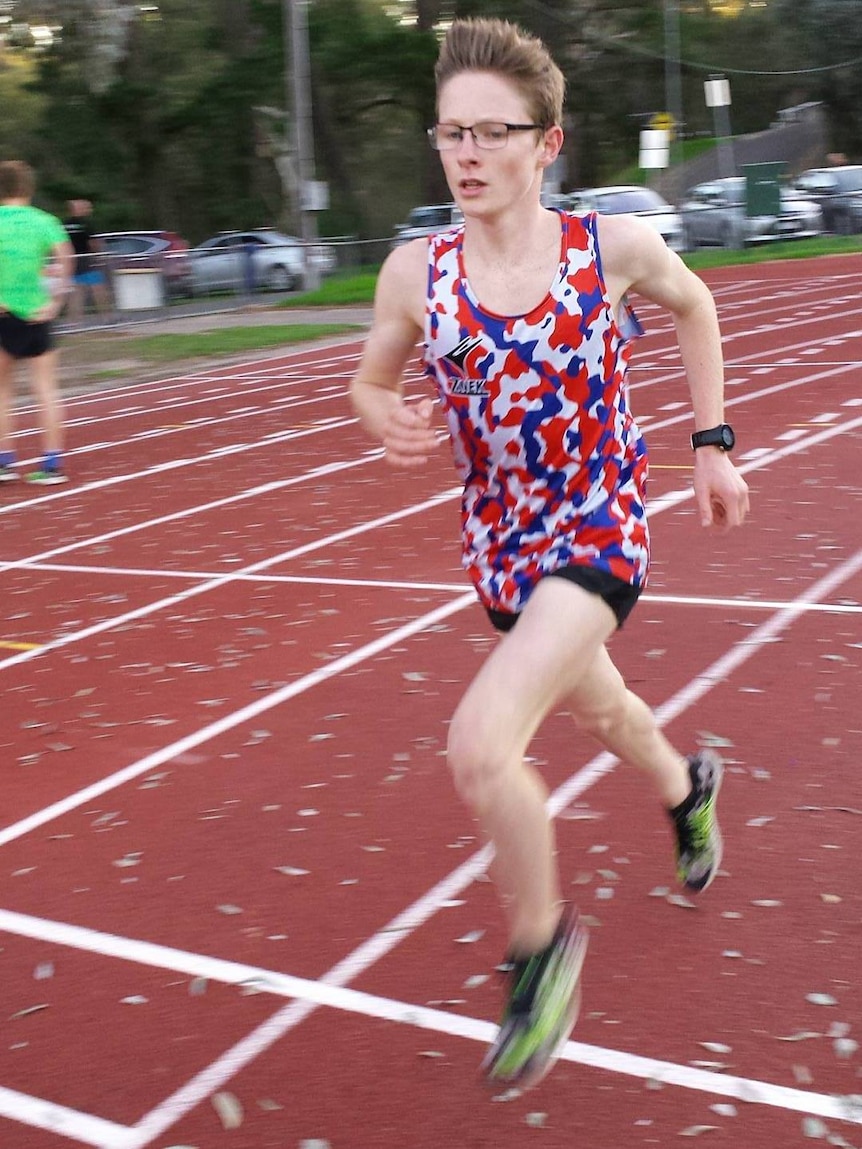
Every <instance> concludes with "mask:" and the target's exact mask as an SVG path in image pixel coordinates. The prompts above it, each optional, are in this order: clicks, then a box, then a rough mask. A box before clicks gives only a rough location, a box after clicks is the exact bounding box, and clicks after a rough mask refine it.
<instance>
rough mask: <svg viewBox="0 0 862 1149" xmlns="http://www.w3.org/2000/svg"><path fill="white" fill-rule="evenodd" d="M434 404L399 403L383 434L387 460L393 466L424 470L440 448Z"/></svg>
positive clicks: (426, 402) (425, 401)
mask: <svg viewBox="0 0 862 1149" xmlns="http://www.w3.org/2000/svg"><path fill="white" fill-rule="evenodd" d="M433 414H434V404H433V403H432V401H431V400H430V399H420V401H419V402H418V403H410V404H408V403H403V402H399V403H397V404H396V405H395V406H394V407H393V409H392V412H391V414H390V416H389V420H388V422H387V424H386V427H385V429H384V431H383V447H384V449H385V451H386V461H387V463H391V464H392V466H393V467H421V466H422V464H423V463H426V462H427V461H428V456H429V455H430V454H431V452H432V451H434V450H436V449H437V447H438V445H439V440H438V438H437V432H436V431H434V430H433V428H432V426H431V418H432V416H433Z"/></svg>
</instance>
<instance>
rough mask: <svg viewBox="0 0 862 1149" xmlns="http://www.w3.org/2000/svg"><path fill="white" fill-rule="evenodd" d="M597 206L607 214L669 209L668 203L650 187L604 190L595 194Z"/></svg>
mask: <svg viewBox="0 0 862 1149" xmlns="http://www.w3.org/2000/svg"><path fill="white" fill-rule="evenodd" d="M595 201H596V208H597V209H598V210H599V211H601V212H604V213H605V214H606V215H622V214H624V213H625V212H633V211H655V210H656V209H659V210H660V211H666V210H667V206H668V205H667V204H666V203H665V202H664V200H663V199H662V198H661V196H660V195H658V194H657V193H656V192H654V191H652V190H651V189H650V188H626V189H625V190H624V191H611V192H602V193H601V194H600V195H596V196H595Z"/></svg>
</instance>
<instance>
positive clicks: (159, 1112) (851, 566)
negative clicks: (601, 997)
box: [135, 551, 862, 1149]
mask: <svg viewBox="0 0 862 1149" xmlns="http://www.w3.org/2000/svg"><path fill="white" fill-rule="evenodd" d="M860 568H862V551H859V552H857V554H856V555H855V556H854V557H853V558H852V559H850V560H848V561H847V562H844V563H842V564H841V565H840V566H839V567H837V568H836V569H835V570H833V571H831V572H830V573H829V574H828V575H826V576H825V577H824V578H822V579H820V580H819V581H818V582H816V583H815V584H814V585H813V586H811V587H809V588H808V590H807V591H805V592H804V593H803V594H801V595H799V596H798V598H797V599H796V600H795V601H794V603H793V604H792V605H791V606H790V607H789V608H787V609H786V610H783V611H782V612H781V613H780V614H778V615H775V616H774V617H773V618H772V619H770V620H768V621H767V622H766V623H764V624H763V625H762V626H760V627H758V628H757V629H756V630H754V631H752V632H751V634H750V635H748V636H747V637H746V638H745V639H743V640H742V641H740V642H739V643H737V644H735V646H733V647H731V648H730V650H729V651H727V652H726V653H725V654H724V655H723V656H722V657H721V658H719V659H717V660H716V661H715V662H714V663H713V664H712V665H711V666H709V667H707V669H706V670H704V671H702V672H701V673H700V674H699V675H698V676H697V677H696V678H695V679H693V680H692V682H690V683H689V684H688V685H687V686H685V687H683V689H682V690H680V691H677V693H676V694H675V695H673V696H672V697H671V698H669V699H668V700H667V701H666V702H665V703H663V704H662V705H661V706H660V707H659V708H658V709H657V710H656V719H657V721H658V722H659V724H660V725H662V726H663V725H666V724H667V723H668V722H670V721H671V720H672V719H674V718H676V717H678V716H679V715H680V714H681V713H683V711H684V710H685V709H686V708H687V707H689V706H691V705H693V704H694V703H695V702H696V701H698V700H699V699H700V698H702V697H703V696H704V695H705V694H707V693H708V692H709V691H710V690H711V689H712V688H713V687H714V686H717V685H718V684H719V683H720V682H722V681H723V680H724V678H725V677H726V676H727V675H728V674H729V673H730V672H731V671H732V670H734V669H736V668H737V667H738V666H741V665H742V664H743V663H744V662H745V661H747V659H749V658H751V657H752V655H754V654H755V653H757V651H759V650H760V649H761V647H762V646H763V645H768V644H769V643H771V641H772V640H773V639H774V638H775V636H776V635H777V634H779V633H780V632H781V631H782V630H784V629H786V628H787V627H788V626H790V624H791V623H792V622H793V621H794V619H795V618H796V617H798V615H799V613H800V612H801V607H802V605H803V604H804V603H807V602H815V601H817V600H818V599H819V598H822V597H824V596H825V595H827V594H831V593H832V592H833V591H834V590H835V588H836V587H838V586H840V585H841V583H842V582H844V581H845V580H846V579H848V578H851V577H852V576H853V575H854V574H855V573H856V572H857V571H858V570H859V569H860ZM616 761H617V760H616V759H615V758H614V757H613V755H611V754H608V753H607V752H603V753H601V754H598V755H597V756H596V757H595V758H594V759H593V760H592V761H591V762H589V763H587V765H586V766H584V767H583V768H582V769H581V770H579V771H577V772H576V773H575V774H573V775H572V776H571V777H570V778H569V779H568V780H567V781H566V782H564V783H563V785H562V786H560V787H558V789H557V790H555V791H554V793H553V794H552V795H551V796H550V798H549V800H548V808H549V811H550V812H551V813H552V814H553V815H554V816H557V815H558V814H559V813H560V812H561V811H562V810H564V809H565V808H566V807H567V806H568V805H569V804H570V803H571V802H573V801H574V800H575V798H577V797H578V795H579V794H581V793H583V792H584V791H585V790H587V789H588V788H589V787H590V786H592V785H593V783H594V782H596V781H597V780H598V779H599V778H601V777H602V776H603V775H605V774H607V773H609V772H610V771H611V770H612V769H613V768H614V766H615V765H616ZM490 859H491V849H490V847H488V846H485V847H484V848H483V849H481V850H479V851H477V853H475V854H474V855H472V857H470V858H468V859H467V860H466V861H465V862H463V863H462V864H461V865H460V866H459V867H458V868H457V869H456V870H454V871H453V872H452V873H451V874H449V875H448V876H447V877H446V878H444V879H442V880H441V881H440V882H438V883H437V885H436V886H434V887H433V888H432V889H431V890H429V891H428V892H427V893H426V894H425V895H424V896H423V897H421V898H419V899H418V900H417V901H416V902H414V903H413V904H412V905H411V906H408V907H407V909H406V910H404V911H402V912H401V913H400V914H399V915H397V916H396V917H395V918H393V919H392V921H390V922H389V923H388V924H387V925H385V926H384V927H383V928H382V929H381V930H379V931H378V933H377V934H376V935H374V936H373V937H371V938H369V939H367V940H366V941H365V942H363V943H362V944H361V945H360V946H358V947H357V949H355V950H354V951H353V952H352V953H351V954H348V955H347V957H345V958H344V959H343V960H342V961H340V962H339V963H338V964H337V965H336V966H334V967H333V968H332V969H331V970H329V972H328V973H326V974H324V976H323V978H322V979H321V981H322V982H323V983H325V984H328V985H342V986H343V985H345V984H346V983H347V982H349V981H351V980H353V979H354V978H356V977H357V976H359V974H361V973H363V972H364V971H365V970H367V969H368V968H369V967H370V966H371V965H372V964H373V963H374V962H376V961H377V960H378V959H379V958H381V957H383V956H384V955H385V954H387V953H388V952H389V951H390V950H391V949H393V948H394V947H395V946H396V945H397V944H398V943H399V942H400V941H401V939H402V938H403V937H404V936H405V935H406V934H408V933H411V932H412V931H414V930H415V929H417V928H418V927H419V926H420V925H422V924H423V923H424V922H426V921H427V920H428V919H430V918H431V917H432V916H433V915H434V914H435V913H436V912H437V910H438V908H439V907H440V904H441V903H442V902H444V901H447V900H450V899H452V898H455V897H457V896H458V895H459V894H460V893H462V892H463V891H464V890H465V889H466V888H467V887H468V886H469V885H470V884H471V883H472V882H473V881H474V880H475V879H476V877H477V875H478V874H480V873H481V872H483V871H484V870H485V869H486V868H487V866H488V863H489V861H490ZM313 1009H314V1005H313V1004H311V1003H309V1002H307V1001H295V1002H293V1003H292V1004H291V1005H289V1006H285V1007H284V1008H283V1009H281V1010H279V1011H278V1012H277V1013H276V1014H274V1015H273V1016H272V1017H271V1018H268V1019H267V1020H266V1021H265V1022H263V1023H262V1024H261V1025H260V1026H258V1027H257V1029H255V1030H253V1031H252V1032H251V1033H249V1034H248V1035H247V1036H246V1037H245V1038H243V1039H242V1040H241V1041H240V1042H238V1043H237V1044H236V1045H234V1046H233V1047H232V1048H230V1049H228V1050H226V1051H225V1052H224V1053H223V1054H222V1055H221V1057H219V1058H218V1059H217V1060H216V1061H215V1062H213V1063H212V1065H209V1066H207V1067H206V1068H205V1069H203V1070H201V1071H200V1072H199V1073H198V1074H196V1075H195V1077H193V1078H192V1079H191V1080H190V1081H188V1082H186V1084H185V1085H184V1086H182V1087H181V1088H180V1089H179V1090H178V1091H177V1092H176V1093H174V1094H172V1095H171V1096H170V1097H168V1098H166V1099H165V1100H164V1101H163V1102H162V1103H161V1104H160V1105H159V1106H157V1107H156V1108H155V1109H154V1110H153V1111H152V1112H151V1113H149V1114H147V1116H146V1117H144V1118H143V1119H142V1120H141V1121H140V1122H139V1123H138V1128H140V1129H141V1131H142V1137H141V1140H140V1142H139V1143H138V1145H137V1146H136V1147H135V1149H144V1146H146V1145H148V1144H149V1143H150V1141H152V1140H153V1139H154V1138H155V1137H157V1136H159V1135H160V1134H161V1133H163V1132H164V1131H165V1130H166V1129H168V1128H170V1127H171V1126H172V1125H173V1124H175V1123H176V1122H177V1121H178V1120H179V1119H180V1118H181V1117H182V1116H184V1115H185V1114H186V1113H188V1112H190V1111H191V1110H192V1109H194V1108H196V1107H197V1106H198V1105H199V1104H200V1103H201V1102H202V1101H204V1100H205V1099H206V1098H207V1097H209V1096H210V1095H211V1094H212V1093H213V1092H215V1091H216V1090H218V1089H219V1088H220V1086H221V1085H223V1084H224V1083H225V1082H226V1081H229V1080H230V1079H231V1078H232V1077H233V1076H235V1074H236V1073H238V1072H239V1071H240V1070H241V1069H243V1068H244V1067H245V1066H246V1065H248V1064H249V1063H250V1062H252V1061H254V1060H255V1059H256V1058H257V1057H258V1056H260V1055H261V1054H262V1053H264V1052H265V1051H266V1050H267V1049H268V1048H269V1047H270V1046H271V1045H273V1044H274V1043H275V1042H276V1041H278V1040H279V1039H280V1038H281V1037H283V1036H284V1034H286V1033H288V1032H289V1031H290V1030H292V1029H293V1028H294V1027H295V1026H297V1025H298V1024H299V1023H300V1022H301V1021H302V1020H303V1019H304V1018H305V1017H307V1016H308V1014H309V1013H311V1012H312V1011H313Z"/></svg>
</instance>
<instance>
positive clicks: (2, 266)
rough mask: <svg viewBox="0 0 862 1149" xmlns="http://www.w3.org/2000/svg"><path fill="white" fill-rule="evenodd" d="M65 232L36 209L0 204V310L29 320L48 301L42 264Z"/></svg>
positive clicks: (52, 217)
mask: <svg viewBox="0 0 862 1149" xmlns="http://www.w3.org/2000/svg"><path fill="white" fill-rule="evenodd" d="M68 239H69V237H68V236H67V234H66V229H65V228H64V227H63V225H62V223H61V222H60V221H59V220H58V219H57V218H56V216H53V215H49V214H48V212H46V211H41V210H40V209H39V208H37V207H29V206H26V207H25V206H21V205H14V204H6V205H3V204H0V310H5V311H11V312H12V314H13V315H17V316H18V317H19V318H20V319H29V318H30V316H31V315H35V314H36V312H37V311H38V310H39V308H40V307H44V306H45V304H46V303H47V302H48V301H49V299H50V293H49V291H48V289H47V287H46V286H45V283H44V274H45V265H46V263H47V262H48V260H49V258H50V255H51V252H52V251H53V249H54V248H55V247H56V246H57V244H60V243H67V242H68Z"/></svg>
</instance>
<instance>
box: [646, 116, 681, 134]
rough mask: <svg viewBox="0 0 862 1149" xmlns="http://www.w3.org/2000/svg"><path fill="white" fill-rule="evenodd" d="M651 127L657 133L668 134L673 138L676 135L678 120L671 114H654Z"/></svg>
mask: <svg viewBox="0 0 862 1149" xmlns="http://www.w3.org/2000/svg"><path fill="white" fill-rule="evenodd" d="M649 126H650V127H651V128H652V129H653V130H654V131H657V132H667V134H668V135H669V136H671V137H673V136H674V134H675V133H676V120H675V119H674V118H673V116H672V115H671V114H670V112H653V114H652V115H651V116H650V120H649Z"/></svg>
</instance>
